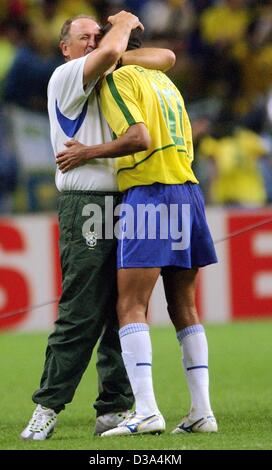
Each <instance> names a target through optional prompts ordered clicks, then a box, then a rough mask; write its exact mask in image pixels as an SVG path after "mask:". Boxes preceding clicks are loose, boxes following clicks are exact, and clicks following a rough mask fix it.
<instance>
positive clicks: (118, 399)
mask: <svg viewBox="0 0 272 470" xmlns="http://www.w3.org/2000/svg"><path fill="white" fill-rule="evenodd" d="M105 195H106V194H105V193H99V192H85V191H72V192H69V193H66V192H65V193H63V194H62V195H61V196H60V201H59V222H60V234H61V236H60V252H61V265H62V276H63V281H62V296H61V299H60V302H59V314H58V319H57V321H56V322H55V330H54V332H53V333H52V334H51V335H50V336H49V339H48V346H47V350H46V359H45V365H44V371H43V375H42V378H41V383H40V389H39V390H37V391H36V392H35V393H34V394H33V397H32V398H33V401H34V402H35V403H40V404H41V405H43V406H46V407H48V408H52V409H54V410H55V411H56V412H59V411H61V410H63V409H64V407H65V404H66V403H69V402H71V401H72V399H73V396H74V393H75V390H76V388H77V385H78V384H79V381H80V379H81V377H82V375H83V373H84V371H85V369H86V368H87V366H88V364H89V361H90V359H91V356H92V352H93V348H94V346H95V345H96V343H97V342H98V340H99V338H100V343H99V346H98V352H97V358H98V360H97V371H98V379H99V380H98V387H99V395H98V397H97V399H96V402H95V404H94V408H95V409H96V411H97V415H98V416H99V415H102V414H105V413H110V412H114V411H122V410H128V409H130V408H131V406H132V404H133V395H132V391H131V388H130V385H129V381H128V378H127V375H126V371H125V368H124V365H123V360H122V356H121V348H120V342H119V337H118V323H117V316H116V298H117V289H116V240H112V239H109V240H106V239H105V238H103V239H98V240H97V244H96V246H94V247H93V248H91V247H90V246H88V245H87V243H86V239H85V238H84V236H83V234H82V226H83V224H84V222H85V221H86V220H87V219H88V217H86V215H85V216H83V215H82V210H83V208H84V207H86V205H87V204H97V205H98V206H99V207H100V208H101V213H102V225H103V227H104V225H105ZM107 195H108V196H112V197H113V204H114V205H116V204H117V203H118V202H120V201H119V195H117V194H116V193H115V194H114V195H113V194H111V193H107ZM92 214H93V213H90V216H91V217H92ZM110 216H112V215H110ZM91 229H92V228H91Z"/></svg>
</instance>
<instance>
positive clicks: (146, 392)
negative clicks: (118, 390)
mask: <svg viewBox="0 0 272 470" xmlns="http://www.w3.org/2000/svg"><path fill="white" fill-rule="evenodd" d="M119 337H120V342H121V348H122V357H123V361H124V364H125V367H126V371H127V374H128V378H129V380H130V384H131V388H132V391H133V394H134V397H135V405H136V413H137V414H138V415H142V416H151V415H153V414H158V412H159V410H158V406H157V403H156V399H155V396H154V391H153V382H152V346H151V340H150V336H149V327H148V325H147V324H146V323H130V324H128V325H126V326H124V327H122V328H121V329H120V330H119Z"/></svg>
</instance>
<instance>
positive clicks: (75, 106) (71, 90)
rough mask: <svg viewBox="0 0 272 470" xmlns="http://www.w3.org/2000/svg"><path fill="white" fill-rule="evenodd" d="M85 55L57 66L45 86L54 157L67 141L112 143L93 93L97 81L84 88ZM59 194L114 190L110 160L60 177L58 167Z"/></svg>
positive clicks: (85, 166)
mask: <svg viewBox="0 0 272 470" xmlns="http://www.w3.org/2000/svg"><path fill="white" fill-rule="evenodd" d="M86 58H87V56H84V57H81V58H79V59H74V60H71V61H69V62H67V63H65V64H64V65H61V66H60V67H58V68H57V69H56V70H55V71H54V73H53V75H52V77H51V78H50V81H49V84H48V113H49V120H50V132H51V142H52V146H53V150H54V154H55V155H57V153H58V152H60V151H61V150H63V149H64V148H66V147H65V145H64V143H65V142H67V141H68V140H71V139H74V140H78V141H79V142H81V143H82V144H85V145H97V144H102V143H104V142H109V141H111V140H112V138H111V133H110V130H109V127H108V125H107V123H106V121H105V119H104V118H103V116H102V113H101V110H100V105H99V100H98V97H97V93H96V91H95V88H94V87H95V84H96V81H92V82H91V83H90V84H89V85H88V87H87V88H85V90H84V89H83V68H84V63H85V60H86ZM56 186H57V188H58V190H59V191H67V190H68V191H71V190H84V191H117V182H116V176H115V170H114V162H113V160H112V159H110V158H109V159H107V158H105V159H98V160H91V161H90V162H89V163H87V164H86V165H83V166H80V167H78V168H75V169H73V170H70V171H68V172H67V173H65V174H63V173H61V171H60V170H59V169H58V168H57V170H56Z"/></svg>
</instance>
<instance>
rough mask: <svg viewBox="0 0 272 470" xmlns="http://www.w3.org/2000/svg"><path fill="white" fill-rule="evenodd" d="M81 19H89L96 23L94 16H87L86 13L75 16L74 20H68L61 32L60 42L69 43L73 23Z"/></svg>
mask: <svg viewBox="0 0 272 470" xmlns="http://www.w3.org/2000/svg"><path fill="white" fill-rule="evenodd" d="M80 18H88V19H89V20H93V21H96V19H95V18H94V17H93V16H90V15H85V14H84V13H83V14H81V15H76V16H73V17H72V18H68V20H66V21H65V23H64V24H63V25H62V28H61V30H60V41H67V40H68V39H69V34H70V29H71V24H72V23H73V21H75V20H79V19H80Z"/></svg>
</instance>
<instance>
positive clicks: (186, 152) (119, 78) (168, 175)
mask: <svg viewBox="0 0 272 470" xmlns="http://www.w3.org/2000/svg"><path fill="white" fill-rule="evenodd" d="M100 98H101V106H102V111H103V114H104V116H105V118H106V120H107V121H108V124H109V126H110V128H111V129H112V131H113V133H114V135H115V136H117V137H119V136H121V135H123V134H124V133H125V132H126V131H127V129H128V128H129V127H130V126H131V125H133V124H136V123H139V122H143V123H144V124H145V125H146V127H147V129H148V132H149V135H150V137H151V146H150V147H149V148H148V149H147V150H145V151H142V152H138V153H135V154H133V155H129V156H126V157H120V158H117V159H116V166H117V179H118V186H119V189H120V190H121V191H125V190H126V189H128V188H131V187H132V186H140V185H150V184H153V183H164V184H181V183H185V182H186V181H191V182H193V183H198V181H197V179H196V177H195V175H194V173H193V171H192V168H191V163H192V160H193V143H192V131H191V125H190V122H189V118H188V115H187V112H186V110H185V106H184V101H183V98H182V96H181V94H180V93H179V91H178V89H177V88H176V87H175V85H174V84H173V82H172V81H171V80H170V79H169V78H168V77H167V76H166V75H165V74H164V73H163V72H160V71H157V70H147V69H144V68H142V67H139V66H135V65H129V66H126V67H121V68H120V69H118V70H116V71H115V72H113V73H112V74H110V75H108V76H107V77H106V79H105V80H104V82H103V85H102V88H101V91H100Z"/></svg>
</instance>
